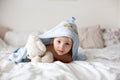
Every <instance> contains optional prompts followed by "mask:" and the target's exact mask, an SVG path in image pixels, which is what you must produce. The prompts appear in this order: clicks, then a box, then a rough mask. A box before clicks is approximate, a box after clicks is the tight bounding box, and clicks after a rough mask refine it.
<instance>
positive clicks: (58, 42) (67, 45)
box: [53, 37, 72, 55]
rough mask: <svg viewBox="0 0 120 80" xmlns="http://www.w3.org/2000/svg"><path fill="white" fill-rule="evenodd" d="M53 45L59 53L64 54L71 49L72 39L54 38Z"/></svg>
mask: <svg viewBox="0 0 120 80" xmlns="http://www.w3.org/2000/svg"><path fill="white" fill-rule="evenodd" d="M53 46H54V49H55V51H56V53H57V54H58V55H64V54H67V53H68V52H69V51H70V50H71V48H72V40H71V39H70V38H68V37H57V38H54V40H53Z"/></svg>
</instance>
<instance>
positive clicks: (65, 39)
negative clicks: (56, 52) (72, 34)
mask: <svg viewBox="0 0 120 80" xmlns="http://www.w3.org/2000/svg"><path fill="white" fill-rule="evenodd" d="M54 39H59V40H64V41H69V42H72V39H71V38H69V37H66V36H60V37H55V38H54Z"/></svg>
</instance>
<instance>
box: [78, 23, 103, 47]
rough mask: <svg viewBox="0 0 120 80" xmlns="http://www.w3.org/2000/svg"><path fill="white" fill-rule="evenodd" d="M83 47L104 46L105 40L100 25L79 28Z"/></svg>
mask: <svg viewBox="0 0 120 80" xmlns="http://www.w3.org/2000/svg"><path fill="white" fill-rule="evenodd" d="M78 33H79V39H80V47H81V48H103V47H104V41H103V36H102V31H101V28H100V26H99V25H95V26H89V27H82V28H78Z"/></svg>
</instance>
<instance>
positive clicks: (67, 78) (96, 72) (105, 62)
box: [0, 45, 120, 80]
mask: <svg viewBox="0 0 120 80" xmlns="http://www.w3.org/2000/svg"><path fill="white" fill-rule="evenodd" d="M14 49H15V48H14V47H12V46H10V45H9V46H6V47H4V48H2V49H0V80H23V79H24V80H120V45H114V46H111V47H107V48H103V49H80V50H81V52H82V53H85V54H86V56H87V61H73V62H71V63H62V62H60V61H56V62H53V63H32V62H26V63H19V64H15V63H13V62H11V61H8V56H9V55H10V54H11V51H13V50H14Z"/></svg>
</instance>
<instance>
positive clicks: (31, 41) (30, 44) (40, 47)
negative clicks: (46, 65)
mask: <svg viewBox="0 0 120 80" xmlns="http://www.w3.org/2000/svg"><path fill="white" fill-rule="evenodd" d="M25 47H26V49H27V54H28V55H29V58H30V59H31V58H33V57H35V56H43V55H44V52H45V51H46V47H45V45H44V44H43V43H42V42H41V40H40V39H39V38H38V37H37V36H35V35H30V36H29V38H28V41H27V44H26V46H25Z"/></svg>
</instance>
